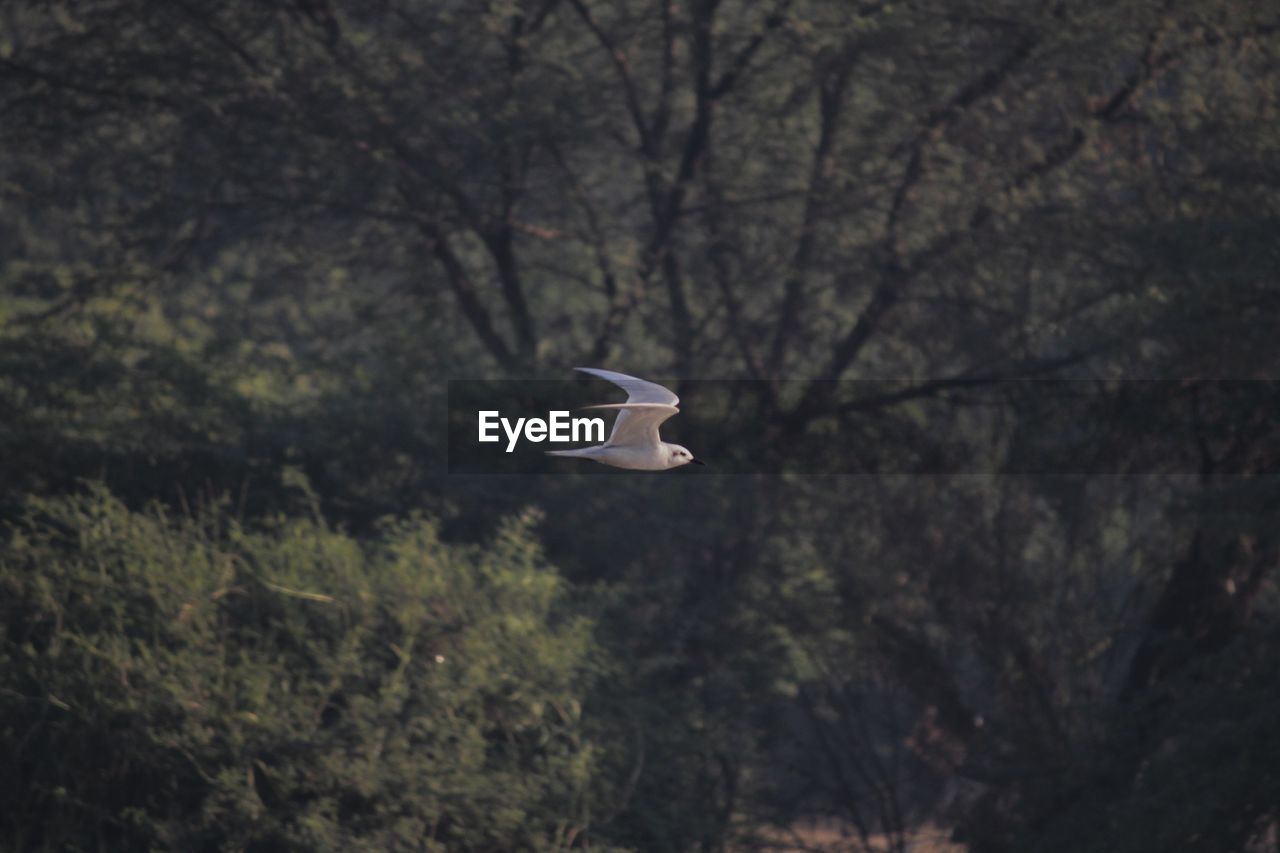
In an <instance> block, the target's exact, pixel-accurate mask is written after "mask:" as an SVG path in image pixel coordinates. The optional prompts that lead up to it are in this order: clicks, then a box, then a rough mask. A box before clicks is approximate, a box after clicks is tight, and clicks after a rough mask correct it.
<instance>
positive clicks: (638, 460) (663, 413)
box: [547, 367, 705, 471]
mask: <svg viewBox="0 0 1280 853" xmlns="http://www.w3.org/2000/svg"><path fill="white" fill-rule="evenodd" d="M574 370H580V371H582V372H583V373H590V374H591V375H592V376H599V377H600V378H601V379H607V380H609V381H610V382H612V383H613V384H614V385H617V386H618V387H620V388H621V389H622V390H624V391H626V392H627V402H625V403H602V404H600V405H598V406H586V407H585V408H588V409H617V410H618V419H617V420H615V421H614V422H613V432H611V433H610V434H609V440H608V441H606V442H605V443H604V444H597V445H595V446H593V447H582V448H579V449H577V450H548V451H547V453H548V454H549V455H551V456H581V457H582V458H583V459H594V460H595V461H597V462H602V463H604V464H605V465H612V466H614V467H615V468H631V469H633V470H637V471H666V470H667V469H668V468H679V467H680V466H681V465H688V464H689V463H691V462H692V463H693V464H694V465H703V464H705V463H704V462H702V461H701V460H698V459H694V458H693V454H692V453H690V452H689V451H688V450H687V449H686V448H683V447H681V446H680V445H678V444H671V443H670V442H666V441H663V440H662V439H661V438H659V437H658V427H659V426H661V425H662V422H663V421H665V420H666V419H667V418H669V417H671V416H672V415H674V414H675V413H677V412H679V411H680V410H679V409H677V408H676V403H679V402H680V398H679V397H677V396H676V395H675V394H673V393H671V391H669V390H668V389H666V388H663V387H662V386H661V385H659V384H657V383H656V382H646V381H645V380H643V379H637V378H635V377H634V376H627V375H626V374H625V373H614V372H613V371H612V370H599V369H597V368H594V367H575V368H574Z"/></svg>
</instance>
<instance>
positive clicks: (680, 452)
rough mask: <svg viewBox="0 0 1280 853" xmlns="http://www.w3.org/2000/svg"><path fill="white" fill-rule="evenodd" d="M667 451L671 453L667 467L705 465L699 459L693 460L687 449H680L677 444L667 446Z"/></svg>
mask: <svg viewBox="0 0 1280 853" xmlns="http://www.w3.org/2000/svg"><path fill="white" fill-rule="evenodd" d="M667 450H669V451H670V453H671V464H670V465H669V466H668V467H671V468H679V467H680V466H681V465H688V464H690V463H692V464H694V465H706V464H707V463H705V462H703V461H702V460H701V459H694V458H693V454H692V453H690V452H689V449H688V448H686V447H681V446H680V445H678V444H667Z"/></svg>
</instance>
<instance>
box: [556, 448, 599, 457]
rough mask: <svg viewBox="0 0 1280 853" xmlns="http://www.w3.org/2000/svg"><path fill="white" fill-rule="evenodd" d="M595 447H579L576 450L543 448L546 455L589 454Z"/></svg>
mask: <svg viewBox="0 0 1280 853" xmlns="http://www.w3.org/2000/svg"><path fill="white" fill-rule="evenodd" d="M599 449H600V448H599V447H598V446H596V447H579V448H578V449H577V450H544V451H543V452H544V453H546V454H547V455H548V456H591V455H592V452H593V451H596V450H599Z"/></svg>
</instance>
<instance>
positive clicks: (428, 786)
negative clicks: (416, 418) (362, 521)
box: [0, 488, 596, 850]
mask: <svg viewBox="0 0 1280 853" xmlns="http://www.w3.org/2000/svg"><path fill="white" fill-rule="evenodd" d="M531 520H532V519H531V518H530V517H523V518H520V519H517V520H515V521H512V522H510V523H507V524H505V525H504V526H503V527H502V529H501V531H500V533H499V534H498V536H497V537H496V539H495V540H494V541H493V542H492V543H491V544H489V545H488V546H487V547H483V548H482V547H475V546H455V545H449V544H446V543H443V542H442V541H441V540H440V538H439V537H438V535H437V531H436V527H435V525H434V524H433V523H432V522H431V521H429V520H427V519H424V518H420V517H415V518H411V519H408V520H403V521H396V522H390V523H387V524H386V525H385V527H384V529H383V531H382V535H381V536H380V537H378V538H377V539H376V540H374V541H372V542H371V543H368V544H364V543H360V542H357V541H355V540H354V539H352V538H350V537H348V536H346V535H344V534H343V533H340V532H337V531H335V530H333V529H330V528H329V527H327V526H326V525H324V524H323V523H321V522H319V521H309V520H307V521H299V520H288V521H284V520H281V521H279V522H277V523H275V524H273V525H270V526H268V527H266V528H264V529H259V530H252V531H251V530H246V529H244V528H243V527H241V526H240V525H238V524H237V523H236V522H235V521H234V520H233V519H232V518H231V517H230V516H229V514H228V513H226V512H225V511H222V510H221V509H218V510H214V511H204V512H200V513H198V514H196V515H195V516H194V517H183V518H172V517H167V516H166V514H165V513H164V512H163V511H161V510H159V509H153V510H151V511H149V512H142V513H138V512H131V511H129V510H128V509H126V508H125V507H124V506H123V505H122V504H121V503H120V502H119V501H118V500H116V499H115V498H114V497H112V496H111V495H110V494H109V493H107V492H106V491H105V490H104V489H101V488H90V489H89V490H87V491H86V492H84V493H82V494H80V495H78V496H75V497H72V498H65V499H57V500H34V499H33V500H31V501H30V502H29V503H28V511H27V513H26V517H25V519H24V520H23V521H22V522H21V523H19V524H16V525H14V526H12V527H11V529H10V530H9V531H8V532H7V536H6V541H5V542H4V544H3V545H2V546H0V614H3V622H4V625H5V633H4V636H3V643H2V644H0V728H2V730H3V736H2V737H0V767H2V768H3V771H4V772H3V781H0V792H2V794H0V795H2V797H3V801H4V802H5V804H6V807H5V809H4V814H5V817H4V818H3V823H0V827H2V830H0V831H2V833H3V834H0V847H4V848H8V849H55V848H56V849H69V848H97V849H130V850H136V849H144V848H146V847H152V848H156V847H160V848H171V849H188V850H197V849H265V848H267V847H270V848H271V849H281V848H286V849H289V848H292V849H330V850H333V849H341V850H360V849H366V850H394V849H405V848H413V849H422V848H423V847H424V846H425V847H426V848H427V849H446V848H447V849H450V850H468V849H490V850H492V849H528V848H543V847H551V846H564V845H567V844H572V843H573V842H574V839H575V837H577V838H578V839H579V840H581V838H582V835H583V833H584V832H585V831H586V829H587V826H588V821H589V817H590V806H591V797H590V792H591V790H592V788H591V782H592V774H593V769H594V767H595V764H596V756H595V752H594V750H593V747H592V744H591V743H590V742H589V741H588V740H587V738H585V736H584V735H583V733H582V725H581V704H580V696H581V695H582V694H583V691H584V689H585V686H586V684H587V683H588V680H589V678H590V675H591V672H592V670H593V667H592V665H591V660H590V656H589V648H590V623H589V621H588V620H586V619H585V618H583V617H582V616H580V615H579V616H574V615H573V614H570V613H566V612H565V610H566V606H565V602H564V597H563V586H562V582H561V581H560V579H559V577H558V576H557V575H556V573H555V572H554V571H552V570H551V569H549V568H548V567H547V566H546V565H544V563H543V561H542V558H541V556H540V552H539V549H538V547H537V546H536V545H535V544H533V540H532V539H531V538H530V534H529V526H530V523H531Z"/></svg>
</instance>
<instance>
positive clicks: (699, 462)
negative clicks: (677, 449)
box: [689, 459, 707, 465]
mask: <svg viewBox="0 0 1280 853" xmlns="http://www.w3.org/2000/svg"><path fill="white" fill-rule="evenodd" d="M689 464H690V465H706V464H707V463H705V462H703V461H702V460H701V459H690V460H689Z"/></svg>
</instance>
